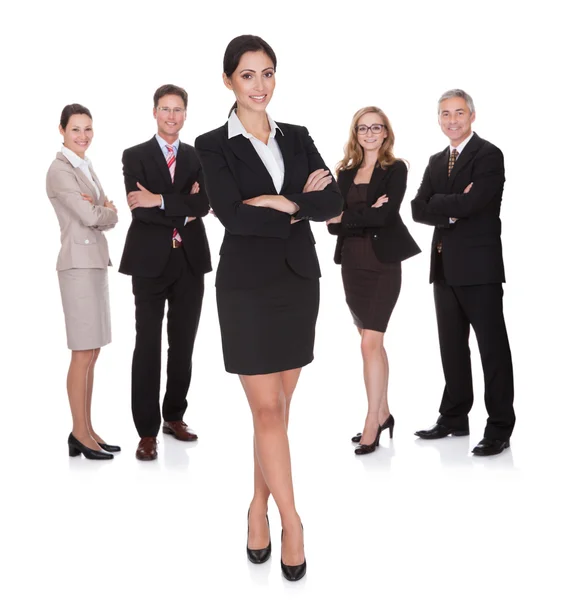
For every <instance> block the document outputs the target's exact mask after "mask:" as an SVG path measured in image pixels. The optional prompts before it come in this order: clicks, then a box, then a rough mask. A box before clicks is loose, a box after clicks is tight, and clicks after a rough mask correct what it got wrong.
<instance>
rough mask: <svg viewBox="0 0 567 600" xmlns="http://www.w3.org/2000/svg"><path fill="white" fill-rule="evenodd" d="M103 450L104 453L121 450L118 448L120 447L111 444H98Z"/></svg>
mask: <svg viewBox="0 0 567 600" xmlns="http://www.w3.org/2000/svg"><path fill="white" fill-rule="evenodd" d="M98 445H99V446H100V447H101V448H102V449H103V450H106V452H120V451H121V450H122V448H120V446H113V445H112V444H101V443H100V442H99V444H98Z"/></svg>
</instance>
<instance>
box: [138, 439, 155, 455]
mask: <svg viewBox="0 0 567 600" xmlns="http://www.w3.org/2000/svg"><path fill="white" fill-rule="evenodd" d="M136 458H137V459H138V460H155V459H156V458H157V439H156V438H155V437H143V438H142V439H141V440H140V442H139V443H138V449H137V450H136Z"/></svg>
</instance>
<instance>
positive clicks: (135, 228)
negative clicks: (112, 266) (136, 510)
mask: <svg viewBox="0 0 567 600" xmlns="http://www.w3.org/2000/svg"><path fill="white" fill-rule="evenodd" d="M153 113H154V118H155V120H156V123H157V134H156V135H155V136H153V137H152V138H151V139H150V140H149V141H147V142H144V143H143V144H139V145H138V146H134V147H132V148H128V149H127V150H125V151H124V154H123V156H122V165H123V172H124V183H125V185H126V192H127V194H128V205H129V207H130V210H131V211H132V222H131V224H130V228H129V230H128V234H127V237H126V243H125V246H124V252H123V254H122V260H121V263H120V269H119V271H120V272H121V273H124V274H126V275H131V276H132V289H133V292H134V300H135V305H136V345H135V348H134V356H133V359H132V414H133V416H134V424H135V426H136V429H137V431H138V434H139V436H140V442H139V444H138V448H137V450H136V458H138V459H139V460H154V459H155V458H157V439H156V438H157V434H158V431H159V427H160V423H161V415H163V421H164V423H163V432H164V433H168V434H171V435H173V436H174V437H175V438H176V439H178V440H182V441H194V440H196V439H197V435H196V434H195V433H194V432H193V431H191V430H190V429H189V427H188V426H187V424H186V423H185V421H184V420H183V415H184V413H185V410H186V408H187V399H186V395H187V392H188V389H189V384H190V382H191V357H192V354H193V345H194V342H195V336H196V334H197V327H198V324H199V317H200V314H201V304H202V300H203V290H204V274H205V273H208V272H209V271H211V257H210V252H209V245H208V242H207V236H206V233H205V228H204V226H203V221H202V218H203V217H204V216H206V215H207V214H208V211H209V201H208V198H207V195H206V192H205V186H204V183H203V178H202V171H201V165H200V162H199V159H198V158H197V154H196V152H195V149H194V148H193V146H189V145H188V144H184V143H182V142H180V141H179V132H180V131H181V129H182V127H183V124H184V123H185V119H186V118H187V92H186V91H185V90H184V89H183V88H180V87H178V86H175V85H164V86H161V87H160V88H159V89H158V90H157V91H156V93H155V94H154V111H153ZM166 301H167V304H168V310H167V338H168V345H169V349H168V356H167V385H166V391H165V396H164V399H163V406H162V407H161V411H160V401H159V392H160V371H161V332H162V322H163V316H164V309H165V303H166ZM160 412H161V414H160Z"/></svg>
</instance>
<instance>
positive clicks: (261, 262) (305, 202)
mask: <svg viewBox="0 0 567 600" xmlns="http://www.w3.org/2000/svg"><path fill="white" fill-rule="evenodd" d="M278 127H279V128H280V129H281V132H280V131H279V130H277V132H276V141H277V143H278V145H279V147H280V149H281V152H282V156H283V160H284V166H285V175H284V181H283V185H282V189H281V191H280V195H283V196H285V197H286V198H288V199H289V200H291V201H292V202H295V203H296V204H297V205H298V206H299V212H298V213H296V214H295V215H294V217H295V218H297V219H302V220H301V221H300V222H299V223H295V224H293V225H292V224H291V217H290V215H288V214H285V213H282V212H280V211H277V210H274V209H272V208H264V207H257V206H249V205H247V204H243V203H242V201H243V200H247V199H249V198H254V197H256V196H261V195H264V194H270V195H276V194H278V192H277V191H276V189H275V188H274V183H273V181H272V178H271V176H270V174H269V173H268V171H267V169H266V167H265V166H264V163H263V162H262V160H261V159H260V157H259V156H258V154H257V152H256V151H255V150H254V147H253V146H252V142H250V140H248V139H246V138H245V137H243V136H242V135H238V136H235V137H233V138H231V139H228V125H227V124H225V125H223V126H222V127H219V128H218V129H215V130H213V131H210V132H208V133H205V134H204V135H201V136H199V137H198V138H197V139H196V140H195V148H196V149H197V153H198V154H199V158H200V159H201V164H202V165H203V171H204V173H205V185H206V188H207V193H208V196H209V198H210V202H211V206H212V208H213V210H214V212H215V215H216V216H217V217H218V218H219V220H220V222H221V223H222V224H223V225H224V227H225V235H224V240H223V243H222V246H221V249H220V254H221V258H220V262H219V267H218V271H217V277H216V285H217V287H225V288H254V287H258V286H261V285H264V284H266V283H268V282H270V281H273V280H274V279H276V278H278V277H279V276H280V275H281V274H282V273H284V272H285V269H286V268H287V267H286V263H287V265H289V267H291V268H292V269H293V270H294V271H295V272H296V273H297V274H298V275H300V276H302V277H306V278H309V279H314V278H318V277H320V276H321V271H320V270H319V263H318V261H317V254H316V252H315V247H314V244H315V239H314V238H313V234H312V233H311V228H310V225H309V220H314V221H325V220H327V219H330V218H331V217H333V216H336V215H338V214H339V213H340V212H341V208H342V197H341V194H340V192H339V189H338V186H337V184H336V182H335V181H334V180H333V181H332V182H331V183H330V184H329V185H328V186H327V187H326V188H325V189H324V190H323V191H321V192H308V193H303V191H302V190H303V186H304V185H305V182H306V181H307V177H308V176H309V174H310V173H311V172H312V171H315V170H316V169H321V168H323V169H326V166H325V163H324V162H323V159H322V158H321V155H320V154H319V152H318V151H317V148H316V147H315V144H314V143H313V140H312V139H311V137H310V136H309V132H308V131H307V129H306V128H305V127H299V126H297V125H288V124H286V123H278ZM282 132H283V135H282Z"/></svg>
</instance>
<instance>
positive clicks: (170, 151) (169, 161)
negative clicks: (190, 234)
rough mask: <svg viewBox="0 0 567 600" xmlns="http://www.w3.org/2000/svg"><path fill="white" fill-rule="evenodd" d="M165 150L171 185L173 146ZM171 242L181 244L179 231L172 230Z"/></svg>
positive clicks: (173, 165) (173, 171)
mask: <svg viewBox="0 0 567 600" xmlns="http://www.w3.org/2000/svg"><path fill="white" fill-rule="evenodd" d="M165 149H166V150H167V156H166V157H165V160H166V161H167V168H168V169H169V174H170V175H171V183H173V182H174V181H175V152H174V151H173V146H168V145H166V146H165ZM172 240H173V241H174V242H178V243H181V236H180V235H179V231H177V228H176V227H174V228H173V235H172Z"/></svg>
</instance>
